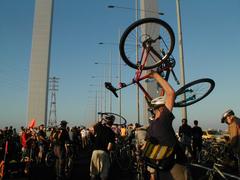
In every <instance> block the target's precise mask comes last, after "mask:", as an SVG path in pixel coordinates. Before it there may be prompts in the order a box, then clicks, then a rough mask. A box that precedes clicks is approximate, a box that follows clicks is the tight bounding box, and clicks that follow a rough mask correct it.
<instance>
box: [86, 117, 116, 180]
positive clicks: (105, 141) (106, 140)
mask: <svg viewBox="0 0 240 180" xmlns="http://www.w3.org/2000/svg"><path fill="white" fill-rule="evenodd" d="M114 120H115V116H113V115H106V116H105V117H103V118H102V121H100V122H98V123H97V124H96V125H95V126H94V141H93V143H94V144H93V148H94V150H93V152H92V157H91V163H90V176H91V179H97V178H99V177H100V179H101V180H106V179H108V176H109V169H110V157H109V153H110V151H111V150H112V147H113V144H114V141H115V133H114V132H113V130H112V129H111V126H112V125H113V122H114Z"/></svg>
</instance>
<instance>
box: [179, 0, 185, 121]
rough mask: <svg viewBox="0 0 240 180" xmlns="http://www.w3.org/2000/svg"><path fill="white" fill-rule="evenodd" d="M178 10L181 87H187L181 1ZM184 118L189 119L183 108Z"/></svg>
mask: <svg viewBox="0 0 240 180" xmlns="http://www.w3.org/2000/svg"><path fill="white" fill-rule="evenodd" d="M176 10H177V22H178V44H179V61H180V72H181V76H180V81H181V85H182V86H184V85H185V72H184V56H183V39H182V24H181V12H180V3H179V0H176ZM182 99H183V101H185V100H186V95H185V93H183V95H182ZM182 118H184V119H187V108H186V107H183V108H182Z"/></svg>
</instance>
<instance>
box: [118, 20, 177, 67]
mask: <svg viewBox="0 0 240 180" xmlns="http://www.w3.org/2000/svg"><path fill="white" fill-rule="evenodd" d="M174 44H175V36H174V33H173V30H172V28H171V27H170V26H169V25H168V24H167V23H166V22H165V21H162V20H160V19H156V18H144V19H140V20H138V21H136V22H134V23H133V24H131V25H130V26H129V27H128V28H127V29H126V30H125V32H124V33H123V34H122V37H121V39H120V44H119V50H120V55H121V57H122V59H123V61H124V62H125V63H126V64H127V65H129V66H130V67H132V68H135V69H138V68H139V66H140V65H142V66H143V69H152V68H155V67H157V66H159V65H160V64H161V63H162V61H164V60H166V59H168V58H169V56H170V55H171V53H172V51H173V48H174ZM144 50H147V51H148V52H147V54H144V56H147V58H146V63H145V60H143V57H142V55H143V52H144Z"/></svg>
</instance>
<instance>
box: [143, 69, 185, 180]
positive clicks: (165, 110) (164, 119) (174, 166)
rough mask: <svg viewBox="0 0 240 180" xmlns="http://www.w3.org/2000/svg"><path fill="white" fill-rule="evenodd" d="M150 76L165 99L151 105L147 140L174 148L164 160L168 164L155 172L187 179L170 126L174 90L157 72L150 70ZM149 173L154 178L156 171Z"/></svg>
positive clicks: (170, 177)
mask: <svg viewBox="0 0 240 180" xmlns="http://www.w3.org/2000/svg"><path fill="white" fill-rule="evenodd" d="M150 77H151V78H154V79H155V80H156V82H157V83H158V84H159V85H160V86H161V87H162V88H163V90H164V91H165V94H166V98H165V101H161V102H158V105H155V106H154V107H153V109H154V115H155V116H154V119H153V120H151V121H150V125H149V127H148V132H147V140H148V141H150V142H151V141H152V142H154V144H159V145H161V146H167V147H170V148H174V151H173V153H172V154H171V156H170V158H168V159H167V161H168V162H167V163H166V162H165V163H166V164H168V165H167V167H166V168H165V169H164V170H163V171H159V172H157V173H158V174H157V175H158V179H164V180H168V179H169V180H170V179H171V180H172V179H178V180H185V179H187V169H186V167H185V163H186V161H185V160H186V158H184V157H185V155H184V153H183V152H182V151H181V148H180V147H179V145H178V140H177V137H176V135H175V132H174V129H173V127H172V121H173V119H174V115H173V114H172V110H173V106H174V101H175V91H174V89H173V88H172V87H171V85H170V84H169V83H168V82H167V81H166V80H165V79H164V78H163V77H161V76H160V75H159V74H158V73H157V72H151V73H150ZM175 155H176V156H175ZM175 157H176V158H175ZM161 162H163V160H159V161H157V162H156V163H158V164H159V165H161ZM151 173H152V174H151V179H156V172H155V174H153V173H154V172H151Z"/></svg>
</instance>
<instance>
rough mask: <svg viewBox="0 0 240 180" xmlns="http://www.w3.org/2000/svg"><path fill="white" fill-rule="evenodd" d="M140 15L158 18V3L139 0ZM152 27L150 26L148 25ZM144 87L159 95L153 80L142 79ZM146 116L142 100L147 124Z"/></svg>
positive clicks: (151, 93)
mask: <svg viewBox="0 0 240 180" xmlns="http://www.w3.org/2000/svg"><path fill="white" fill-rule="evenodd" d="M140 9H141V10H142V11H140V16H141V18H147V17H154V18H159V14H158V12H159V9H158V4H157V1H156V0H141V3H140ZM150 28H152V27H150ZM141 31H142V32H144V31H146V32H148V27H147V26H146V27H145V28H144V29H141ZM143 73H149V71H144V72H143ZM143 86H144V88H145V89H146V90H147V92H148V93H149V94H150V96H152V97H158V96H159V91H158V89H159V88H158V86H157V84H156V82H155V81H152V80H150V81H144V83H143ZM148 118H149V112H148V105H147V103H146V101H145V99H144V100H143V120H144V122H143V123H144V124H145V125H146V124H148Z"/></svg>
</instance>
